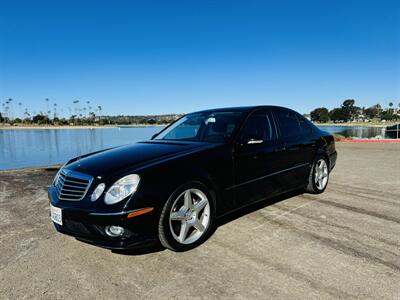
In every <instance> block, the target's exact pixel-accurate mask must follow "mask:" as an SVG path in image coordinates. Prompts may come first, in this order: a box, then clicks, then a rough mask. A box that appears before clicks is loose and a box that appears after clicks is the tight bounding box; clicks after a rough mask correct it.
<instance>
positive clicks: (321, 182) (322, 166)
mask: <svg viewBox="0 0 400 300" xmlns="http://www.w3.org/2000/svg"><path fill="white" fill-rule="evenodd" d="M314 182H315V185H316V186H317V189H319V190H320V191H321V190H323V189H324V188H325V187H326V184H327V183H328V165H327V164H326V161H325V159H322V158H321V159H320V160H318V162H317V164H316V166H315V171H314Z"/></svg>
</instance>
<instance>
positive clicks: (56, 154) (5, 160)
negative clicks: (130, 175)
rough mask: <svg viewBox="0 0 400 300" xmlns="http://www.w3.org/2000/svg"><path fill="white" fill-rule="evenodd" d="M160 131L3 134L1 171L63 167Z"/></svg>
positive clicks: (34, 131) (44, 131)
mask: <svg viewBox="0 0 400 300" xmlns="http://www.w3.org/2000/svg"><path fill="white" fill-rule="evenodd" d="M160 130H161V127H140V128H99V129H43V130H41V129H31V130H29V129H27V130H24V129H16V130H0V170H7V169H16V168H24V167H33V166H48V165H53V164H60V163H64V162H66V161H67V160H69V159H71V158H73V157H75V156H78V155H81V154H85V153H90V152H94V151H96V150H100V149H105V148H110V147H113V146H118V145H125V144H129V143H134V142H137V141H141V140H146V139H149V138H150V137H151V136H152V135H153V134H155V133H156V132H158V131H160Z"/></svg>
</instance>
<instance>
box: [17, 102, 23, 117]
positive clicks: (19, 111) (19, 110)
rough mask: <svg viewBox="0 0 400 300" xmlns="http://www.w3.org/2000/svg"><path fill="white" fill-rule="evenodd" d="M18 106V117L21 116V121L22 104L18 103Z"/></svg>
mask: <svg viewBox="0 0 400 300" xmlns="http://www.w3.org/2000/svg"><path fill="white" fill-rule="evenodd" d="M18 106H19V115H20V116H21V119H22V118H23V115H22V110H21V106H22V103H21V102H18Z"/></svg>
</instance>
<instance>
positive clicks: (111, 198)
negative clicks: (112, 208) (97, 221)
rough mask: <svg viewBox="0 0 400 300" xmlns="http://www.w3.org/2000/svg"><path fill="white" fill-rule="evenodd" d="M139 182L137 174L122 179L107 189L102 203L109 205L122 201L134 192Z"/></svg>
mask: <svg viewBox="0 0 400 300" xmlns="http://www.w3.org/2000/svg"><path fill="white" fill-rule="evenodd" d="M139 181H140V177H139V175H137V174H131V175H128V176H125V177H122V178H121V179H119V180H118V181H117V182H115V183H114V184H113V185H112V186H111V187H110V188H109V189H108V191H107V193H106V196H105V197H104V202H105V203H106V204H109V205H110V204H115V203H118V202H120V201H122V200H123V199H125V198H126V197H128V196H130V195H132V194H133V193H134V192H136V190H137V187H138V185H139Z"/></svg>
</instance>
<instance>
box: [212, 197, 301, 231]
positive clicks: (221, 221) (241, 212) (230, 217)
mask: <svg viewBox="0 0 400 300" xmlns="http://www.w3.org/2000/svg"><path fill="white" fill-rule="evenodd" d="M301 194H304V190H295V191H291V192H288V193H284V194H281V195H278V196H275V197H272V198H267V199H265V200H261V201H259V202H256V203H254V204H251V205H249V206H246V207H243V208H240V209H238V210H235V211H234V212H231V213H229V214H227V215H225V216H223V217H221V218H218V220H217V227H220V226H223V225H225V224H226V223H229V222H232V221H234V220H236V219H239V218H241V217H244V216H246V215H248V214H251V213H252V212H255V211H257V210H259V209H262V208H265V207H268V206H270V205H273V204H275V203H278V202H281V201H283V200H287V199H289V198H292V197H296V196H298V195H301Z"/></svg>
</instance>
